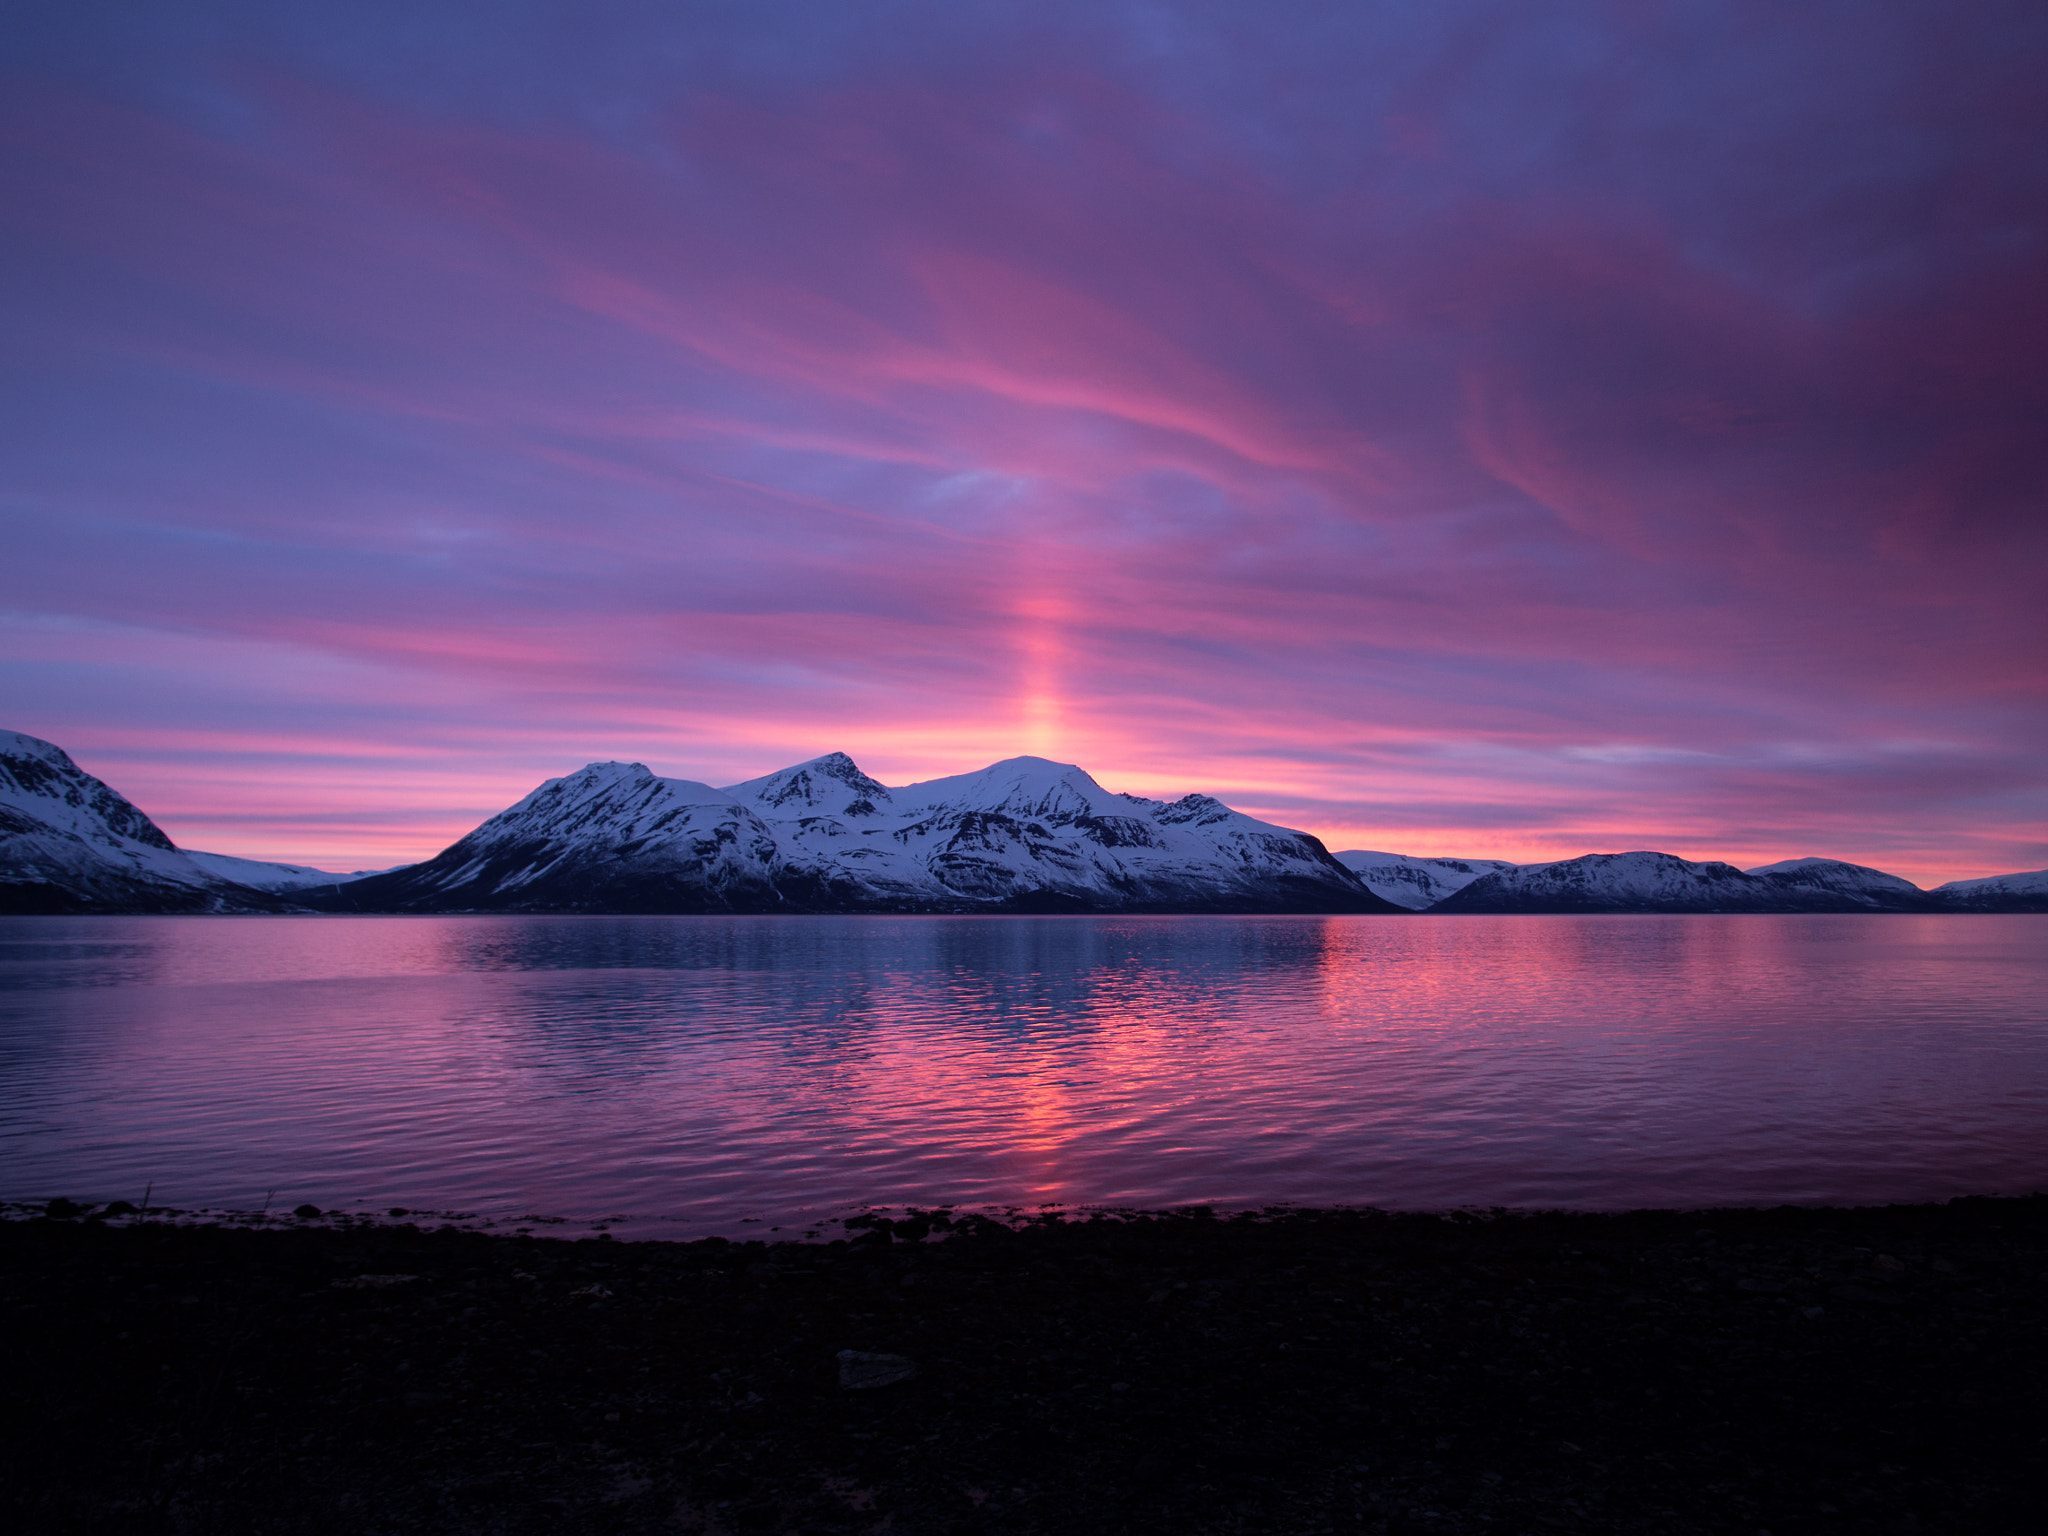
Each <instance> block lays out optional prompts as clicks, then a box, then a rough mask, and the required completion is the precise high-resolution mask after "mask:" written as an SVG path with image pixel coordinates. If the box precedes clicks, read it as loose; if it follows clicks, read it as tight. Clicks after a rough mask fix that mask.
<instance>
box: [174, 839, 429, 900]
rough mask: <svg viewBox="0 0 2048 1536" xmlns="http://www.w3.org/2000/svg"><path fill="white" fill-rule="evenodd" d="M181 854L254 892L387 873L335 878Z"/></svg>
mask: <svg viewBox="0 0 2048 1536" xmlns="http://www.w3.org/2000/svg"><path fill="white" fill-rule="evenodd" d="M181 851H182V852H183V853H184V855H185V857H186V858H188V859H190V860H191V861H192V862H193V863H194V864H197V865H198V866H199V867H200V868H201V869H203V870H205V871H206V872H207V873H208V874H209V875H212V876H214V877H215V878H217V879H221V880H231V881H233V882H234V883H235V884H237V885H246V886H248V887H249V888H250V889H251V890H256V891H278V892H285V891H307V890H314V889H317V888H319V887H322V886H331V885H347V884H348V883H349V882H350V881H351V880H364V879H367V878H368V877H369V876H371V875H382V874H388V873H389V871H388V870H382V869H358V870H353V871H351V872H350V873H348V874H336V873H335V872H334V871H332V870H327V869H314V868H313V867H312V866H310V865H307V864H271V863H268V862H266V861H264V860H262V859H238V858H236V857H235V856H234V855H233V854H231V853H201V852H199V851H198V850H197V849H195V848H186V849H183V850H181ZM401 867H402V866H401Z"/></svg>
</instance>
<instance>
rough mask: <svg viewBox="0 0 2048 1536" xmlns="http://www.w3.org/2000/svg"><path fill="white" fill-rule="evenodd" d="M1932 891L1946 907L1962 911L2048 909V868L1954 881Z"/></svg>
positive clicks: (2039, 910) (2032, 910) (2037, 910)
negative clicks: (2017, 873) (1980, 878)
mask: <svg viewBox="0 0 2048 1536" xmlns="http://www.w3.org/2000/svg"><path fill="white" fill-rule="evenodd" d="M1931 894H1932V895H1933V896H1934V897H1935V898H1936V899H1937V900H1938V901H1940V902H1941V904H1942V905H1943V906H1945V907H1948V908H1951V909H1953V910H1957V911H1963V912H2048V869H2036V870H2031V871H2029V872H2028V873H2026V874H2021V875H1989V876H1987V877H1985V878H1984V879H1982V880H1951V881H1949V883H1948V884H1947V885H1937V886H1936V887H1935V888H1934V890H1933V891H1932V892H1931Z"/></svg>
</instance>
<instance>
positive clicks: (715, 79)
mask: <svg viewBox="0 0 2048 1536" xmlns="http://www.w3.org/2000/svg"><path fill="white" fill-rule="evenodd" d="M2044 65H2048V8H2044V7H2042V6H2041V5H2040V4H2039V3H2038V0H2027V3H2021V4H2010V5H2005V4H1990V3H1985V4H1976V3H1969V0H1960V3H1959V0H1941V3H1926V4H1922V3H1915V0H1893V3H1887V4H1884V5H1871V4H1868V3H1867V0H1851V3H1829V0H1809V3H1802V4H1799V5H1795V6H1787V5H1785V4H1783V3H1781V0H1771V3H1746V0H1728V3H1722V4H1711V5H1710V4H1700V3H1672V4H1657V3H1624V0H1605V3H1584V4H1573V3H1558V4H1546V5H1542V6H1531V5H1527V4H1524V3H1520V0H1501V3H1470V0H1433V3H1431V4H1429V5H1415V4H1412V3H1408V0H1400V3H1386V4H1378V3H1372V0H1353V3H1346V4H1300V3H1294V4H1289V3H1267V4H1263V5H1259V6H1251V5H1245V4H1242V3H1237V0H1229V3H1206V0H1178V3H1173V4H1159V3H1142V4H1141V3H1128V0H1086V3H1081V4H1063V3H1056V0H1028V3H1019V4H993V3H972V0H946V3H932V4H898V3H887V0H875V3H854V0H832V3H820V4H806V3H801V0H787V3H776V4H766V5H764V4H761V3H759V0H742V3H733V4H702V3H699V4H690V3H677V0H663V3H650V4H630V3H620V0H578V3H575V4H562V5H538V4H522V3H518V0H489V3H476V4H468V3H461V4H457V3H432V0H409V3H388V4H387V3H377V0H358V3H356V4H352V5H350V6H347V7H342V8H337V7H334V6H331V5H326V4H312V3H294V0H255V3H248V4H234V3H211V0H184V3H181V4H179V5H175V6H166V5H161V4H150V3H137V4H127V5H121V4H107V3H101V0H69V3H67V4H64V5H61V6H34V5H29V4H26V3H17V4H12V5H6V6H4V7H0V727H5V728H9V729H15V730H22V731H27V732H29V733H31V734H33V735H37V736H42V737H45V738H47V739H49V740H53V741H55V742H57V743H58V744H59V745H61V746H63V747H65V748H66V749H67V750H69V751H70V752H71V753H72V755H73V756H74V757H75V758H76V759H77V760H78V761H79V762H80V763H81V765H82V766H84V767H86V768H87V769H88V770H89V771H91V772H94V773H96V774H98V775H99V776H101V777H102V778H104V779H106V780H108V781H109V782H110V783H112V784H113V785H114V786H115V787H116V788H118V789H120V790H122V791H123V792H124V793H126V794H127V795H128V796H129V797H130V798H131V799H134V800H135V801H136V802H137V803H138V804H140V805H141V806H142V807H143V808H144V809H145V810H146V811H148V812H149V813H150V814H151V815H152V816H154V817H155V818H156V819H157V820H158V821H159V822H160V823H161V824H162V825H163V826H164V827H165V829H166V830H167V831H168V832H170V834H171V835H172V837H173V838H174V839H176V840H177V841H178V842H179V843H180V844H181V845H183V846H188V847H198V848H205V849H210V850H213V851H218V852H226V853H236V854H242V855H246V856H251V857H259V858H274V859H283V860H289V861H294V862H304V863H314V864H319V865H321V866H323V867H327V868H362V867H374V866H379V865H386V864H392V863H398V862H404V861H407V860H411V859H416V858H420V857H425V856H428V855H430V854H432V853H434V852H435V851H437V850H438V849H439V848H441V847H442V846H444V845H446V844H447V843H448V842H450V841H452V840H453V839H454V838H455V837H457V836H459V835H460V834H461V833H462V832H464V831H466V830H467V829H468V828H469V827H471V826H473V825H474V824H475V823H476V822H478V821H480V820H482V819H483V818H484V817H486V816H488V815H490V814H493V813H494V812H496V811H498V810H500V809H502V808H503V807H505V806H506V805H508V804H510V803H511V802H512V801H513V800H515V799H517V798H518V797H519V796H521V795H523V794H524V793H526V792H527V791H528V790H529V789H531V788H532V787H533V786H534V785H535V784H536V783H538V782H539V781H540V780H542V779H544V778H547V777H550V776H553V775H557V774H561V773H564V772H568V771H571V770H573V769H574V768H576V767H578V766H580V765H581V764H583V763H585V762H587V761H592V760H603V759H622V760H638V761H642V762H645V763H647V764H648V765H649V766H650V767H652V768H653V769H654V770H655V771H656V772H658V773H663V774H668V775H671V776H675V777H683V778H692V779H701V780H704V781H707V782H710V783H714V784H722V783H730V782H735V781H738V780H741V779H745V778H750V777H753V776H755V775H758V774H761V773H765V772H768V771H770V770H773V769H775V768H778V767H782V766H785V765H787V764H789V763H793V762H797V761H801V760H803V759H806V758H809V757H812V756H815V755H818V754H820V753H823V752H827V751H833V750H843V751H846V752H848V753H850V754H852V755H853V757H854V758H855V759H856V760H857V761H858V762H859V763H860V764H861V765H862V766H863V767H864V768H866V769H867V770H868V771H869V772H870V773H872V774H874V775H875V776H876V777H878V778H880V779H882V780H884V781H885V782H888V783H897V784H900V783H905V782H909V781H912V780H915V779H922V778H928V777H933V776H937V775H941V774H948V773H956V772H961V771H965V770H968V769H971V768H975V767H979V766H981V765H983V764H985V763H988V762H990V761H993V760H995V759H998V758H1002V757H1007V756H1013V755H1017V754H1022V753H1031V754H1036V755H1040V756H1045V757H1051V758H1055V759H1057V760H1060V761H1063V762H1075V763H1079V764H1081V765H1082V766H1084V767H1086V768H1087V769H1089V770H1090V771H1091V772H1092V773H1093V774H1094V775H1095V776H1096V778H1097V779H1099V780H1100V781H1102V782H1103V783H1104V784H1105V785H1106V786H1107V787H1109V788H1111V789H1118V790H1129V791H1133V792H1138V793H1145V794H1174V795H1177V794H1180V793H1184V792H1187V791H1191V790H1199V791H1203V792H1207V793H1213V794H1216V795H1218V796H1220V797H1221V798H1223V799H1224V800H1226V801H1228V802H1229V803H1230V804H1232V805H1234V806H1237V807H1238V808H1240V809H1243V810H1246V811H1249V812H1251V813H1252V814H1254V815H1258V816H1263V817H1266V818H1267V819H1270V820H1274V821H1278V822H1280V823H1282V824H1285V825H1288V826H1294V827H1300V828H1303V829H1305V830H1308V831H1311V832H1314V833H1316V834H1317V835H1318V836H1320V837H1322V838H1323V839H1324V840H1325V841H1326V842H1327V843H1328V844H1329V845H1330V846H1331V847H1333V848H1352V847H1365V848H1376V849H1384V850H1392V851H1397V852H1412V853H1454V854H1455V853H1463V854H1471V855H1483V856H1494V857H1501V858H1509V859H1515V860H1518V861H1529V860H1536V859H1544V858H1559V857H1568V856H1571V855H1575V854H1579V853H1585V852H1613V851H1620V850H1625V849H1631V848H1657V849H1662V850H1664V851H1667V852H1672V853H1678V854H1682V855H1686V856H1689V857H1715V858H1727V859H1731V860H1733V861H1734V862H1736V863H1739V864H1744V865H1749V864H1756V863H1761V862H1765V861H1767V860H1772V859H1778V858H1787V857H1795V856H1801V855H1808V854H1824V855H1830V856H1834V857H1840V858H1847V859H1851V860H1854V861H1856V862H1859V863H1867V864H1873V865H1877V866H1879V867H1882V868H1885V869H1889V870H1892V871H1894V872H1896V873H1900V874H1903V875H1906V876H1908V877H1909V878H1913V879H1917V880H1920V881H1922V882H1923V883H1931V882H1934V881H1938V880H1944V879H1950V878H1960V877H1967V876H1973V875H1982V874H1991V873H1998V872H2003V871H2010V870H2019V869H2036V868H2040V867H2042V866H2043V865H2048V750H2044V749H2048V91H2044V90H2043V89H2042V88H2041V85H2040V81H2041V79H2042V77H2043V71H2044Z"/></svg>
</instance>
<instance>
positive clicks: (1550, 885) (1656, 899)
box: [1431, 852, 1914, 913]
mask: <svg viewBox="0 0 2048 1536" xmlns="http://www.w3.org/2000/svg"><path fill="white" fill-rule="evenodd" d="M1791 862H1792V863H1793V864H1795V865H1801V864H1806V863H1807V862H1808V861H1805V860H1793V861H1791ZM1818 862H1819V863H1821V864H1823V865H1825V866H1827V867H1826V868H1824V869H1822V870H1820V871H1817V872H1815V873H1814V874H1813V875H1812V876H1810V877H1807V878H1802V877H1801V876H1800V875H1799V874H1798V873H1797V872H1783V871H1779V867H1778V866H1767V870H1769V871H1773V872H1767V873H1761V874H1758V873H1751V874H1745V873H1744V872H1743V871H1741V870H1739V869H1737V868H1736V867H1735V866H1734V865H1733V864H1723V863H1720V862H1718V861H1705V862H1697V863H1696V862H1694V861H1692V860H1689V859H1681V858H1678V857H1676V856H1674V855H1672V854H1668V853H1649V852H1638V853H1589V854H1586V855H1584V856H1582V857H1580V858H1576V859H1564V860H1560V861H1559V862H1557V863H1553V864H1523V865H1519V866H1517V867H1515V868H1512V869H1504V870H1497V871H1495V872H1494V873H1492V874H1490V875H1485V876H1482V877H1481V878H1479V879H1477V880H1474V881H1472V882H1471V883H1470V884H1469V885H1467V886H1466V887H1465V888H1464V889H1463V890H1461V891H1458V892H1456V893H1454V894H1453V895H1451V896H1449V897H1447V898H1445V899H1444V900H1443V901H1441V902H1439V903H1438V904H1437V905H1436V906H1435V907H1433V908H1431V910H1432V911H1434V912H1441V913H1459V912H1474V913H1477V912H1867V911H1871V910H1873V909H1874V908H1876V907H1877V906H1878V905H1879V904H1880V903H1879V902H1878V901H1876V900H1873V899H1872V898H1871V897H1870V894H1869V893H1870V891H1872V890H1873V889H1875V890H1886V889H1888V887H1884V886H1881V885H1876V884H1874V883H1873V882H1872V881H1871V880H1870V879H1867V878H1860V877H1875V880H1876V881H1893V880H1894V879H1895V877H1893V876H1890V875H1885V874H1882V873H1881V872H1880V871H1877V870H1864V869H1862V868H1861V866H1859V865H1853V864H1850V865H1843V864H1838V863H1837V862H1836V861H1835V860H1832V859H1830V860H1821V861H1818ZM1842 870H1854V871H1857V872H1858V875H1859V879H1858V880H1857V881H1854V882H1852V881H1851V880H1850V879H1849V877H1846V876H1843V875H1842V874H1841V873H1840V871H1842ZM1896 884H1897V885H1900V886H1906V882H1905V881H1903V880H1898V881H1896ZM1850 885H1853V888H1852V889H1845V888H1844V886H1850ZM1906 889H1907V890H1908V891H1911V890H1913V889H1914V888H1913V887H1911V886H1906Z"/></svg>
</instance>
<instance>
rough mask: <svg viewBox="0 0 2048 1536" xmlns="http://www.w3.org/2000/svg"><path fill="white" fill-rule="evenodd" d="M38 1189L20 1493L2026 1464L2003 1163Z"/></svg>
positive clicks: (296, 1493)
mask: <svg viewBox="0 0 2048 1536" xmlns="http://www.w3.org/2000/svg"><path fill="white" fill-rule="evenodd" d="M57 1210H58V1211H59V1212H60V1213H61V1214H58V1215H55V1216H52V1215H47V1214H46V1215H43V1216H40V1217H37V1218H35V1219H30V1220H17V1221H10V1222H5V1223H0V1294H4V1296H5V1300H6V1310H7V1317H8V1320H9V1324H10V1326H9V1330H8V1331H9V1335H10V1344H9V1354H10V1357H11V1359H10V1364H9V1368H8V1372H7V1390H6V1393H5V1400H6V1409H5V1413H6V1419H5V1422H4V1424H0V1473H4V1480H0V1510H4V1511H5V1513H6V1517H7V1521H8V1524H9V1526H10V1528H12V1529H16V1530H22V1531H36V1532H44V1533H58V1532H102V1531H104V1532H114V1531H118V1532H123V1533H127V1532H155V1531H162V1532H194V1533H197V1532H205V1533H209V1536H214V1533H233V1532H245V1531H246V1532H258V1531H261V1532H267V1533H279V1536H283V1533H297V1532H308V1533H313V1532H350V1533H363V1532H373V1531H375V1532H394V1533H395V1532H434V1533H469V1532H479V1533H481V1532H508V1533H509V1532H529V1531H530V1532H544V1531H545V1532H640V1531H648V1532H655V1531H659V1532H699V1533H706V1536H710V1533H725V1532H732V1533H739V1532H817V1531H823V1532H840V1531H844V1532H884V1531H886V1532H892V1533H922V1532H953V1531H960V1532H968V1531H973V1532H983V1531H987V1532H1017V1533H1036V1532H1048V1533H1049V1532H1061V1533H1065V1532H1095V1531H1101V1532H1123V1531H1145V1532H1191V1533H1192V1532H1323V1531H1360V1532H1372V1533H1391V1532H1399V1533H1414V1532H1431V1533H1466V1532H1527V1533H1538V1532H1550V1531H1600V1532H1616V1533H1622V1532H1628V1533H1658V1532H1674V1533H1676V1532H1686V1533H1690V1532H1729V1533H1740V1536H1756V1533H1758V1532H1761V1531H1768V1532H1770V1533H1772V1536H1793V1533H1799V1532H1816V1533H1818V1532H1847V1531H1857V1532H1861V1531H1881V1532H1925V1531H1953V1532H1957V1533H1983V1532H2003V1531H2020V1530H2034V1529H2038V1525H2037V1524H2036V1522H2037V1521H2038V1520H2039V1518H2040V1511H2041V1508H2042V1506H2043V1501H2044V1497H2048V1473H2044V1468H2048V1309H2044V1301H2048V1198H2044V1197H2041V1196H2035V1197H2032V1198H2027V1199H2011V1200H1987V1199H1973V1200H1960V1201H1954V1202H1951V1203H1949V1204H1947V1205H1940V1206H1910V1207H1907V1206H1901V1207H1886V1208H1867V1209H1848V1210H1813V1209H1792V1208H1785V1209H1779V1210H1764V1211H1746V1210H1731V1211H1709V1212H1638V1213H1631V1214H1626V1215H1586V1214H1563V1215H1559V1214H1542V1215H1496V1216H1490V1217H1489V1216H1475V1215H1471V1214H1464V1215H1457V1216H1450V1217H1437V1216H1422V1215H1383V1214H1378V1213H1370V1212H1305V1211H1298V1212H1284V1213H1268V1214H1265V1215H1261V1216H1256V1217H1236V1218H1228V1219H1226V1218H1222V1217H1217V1216H1214V1215H1210V1214H1208V1213H1205V1212H1192V1213H1189V1212H1177V1213H1164V1214H1156V1215H1149V1216H1139V1217H1128V1216H1117V1217H1108V1216H1103V1217H1095V1218H1092V1219H1090V1218H1078V1217H1073V1216H1069V1217H1067V1218H1064V1219H1061V1218H1048V1219H1039V1220H1031V1221H1019V1222H1007V1223H1006V1222H998V1221H994V1220H990V1219H987V1218H982V1217H964V1218H961V1219H959V1220H957V1221H955V1220H954V1219H952V1218H951V1217H949V1216H947V1215H945V1214H943V1213H927V1214H926V1215H923V1216H916V1217H913V1218H910V1219H906V1220H898V1221H895V1222H890V1221H887V1220H882V1219H877V1220H876V1221H875V1223H874V1224H872V1225H868V1226H865V1227H858V1228H856V1229H855V1230H854V1231H853V1232H852V1233H851V1234H850V1235H849V1239H847V1240H842V1241H837V1242H831V1243H817V1242H814V1243H800V1242H767V1243H758V1242H750V1243H733V1242H725V1241H720V1240H715V1239H714V1240H709V1241H704V1242H696V1243H674V1242H644V1243H643V1242H621V1241H612V1240H608V1239H603V1238H594V1239H586V1240H581V1241H563V1240H549V1239H546V1238H535V1237H523V1236H499V1235H493V1234H488V1233H480V1232H474V1231H460V1230H455V1229H453V1228H450V1229H447V1230H423V1229H422V1228H420V1227H419V1226H416V1225H406V1224H395V1225H380V1226H362V1225H336V1224H335V1223H333V1222H331V1221H329V1220H327V1219H324V1218H322V1219H314V1218H307V1219H305V1220H303V1221H301V1222H299V1223H297V1224H296V1225H295V1226H294V1227H292V1228H290V1229H278V1228H275V1227H271V1228H266V1229H257V1230H249V1229H237V1228H232V1227H215V1226H182V1225H175V1224H171V1223H166V1222H155V1221H149V1222H136V1221H134V1220H133V1219H132V1218H127V1219H126V1221H125V1224H124V1222H122V1221H112V1222H110V1221H107V1220H104V1219H96V1218H97V1217H98V1216H99V1215H100V1214H101V1213H93V1212H81V1211H78V1210H76V1209H75V1208H68V1207H64V1206H62V1205H60V1206H58V1207H57ZM842 1353H845V1354H846V1355H847V1356H848V1358H845V1359H842V1358H841V1357H842Z"/></svg>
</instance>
